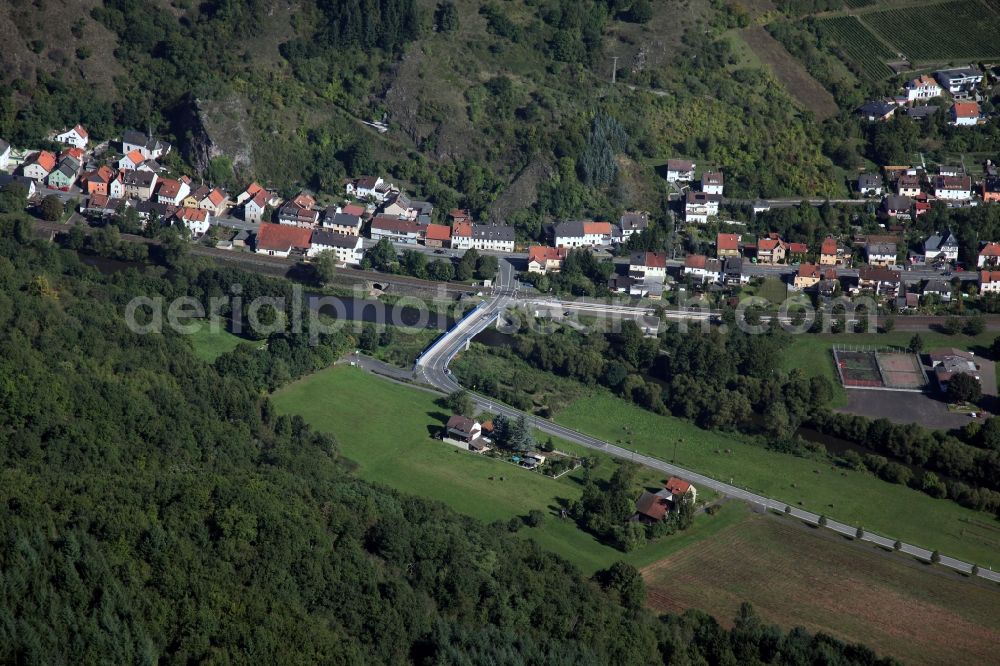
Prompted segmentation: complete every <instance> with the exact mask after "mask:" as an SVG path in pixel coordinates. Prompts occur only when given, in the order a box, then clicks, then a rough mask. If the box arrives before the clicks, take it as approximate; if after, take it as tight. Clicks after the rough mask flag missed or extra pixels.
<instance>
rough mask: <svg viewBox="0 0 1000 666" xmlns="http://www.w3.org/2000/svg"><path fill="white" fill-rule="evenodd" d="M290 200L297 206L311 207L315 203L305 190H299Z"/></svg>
mask: <svg viewBox="0 0 1000 666" xmlns="http://www.w3.org/2000/svg"><path fill="white" fill-rule="evenodd" d="M292 201H294V202H295V204H296V205H297V206H299V208H312V207H313V206H315V205H316V200H315V199H314V198H313V197H312V196H311V195H309V194H306V193H305V192H300V193H299V194H298V195H297V196H296V197H295V198H294V199H292Z"/></svg>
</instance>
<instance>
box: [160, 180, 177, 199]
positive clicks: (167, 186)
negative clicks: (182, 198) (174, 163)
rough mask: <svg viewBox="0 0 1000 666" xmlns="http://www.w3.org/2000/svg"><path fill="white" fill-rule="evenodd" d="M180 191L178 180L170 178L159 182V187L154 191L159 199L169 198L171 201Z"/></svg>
mask: <svg viewBox="0 0 1000 666" xmlns="http://www.w3.org/2000/svg"><path fill="white" fill-rule="evenodd" d="M180 191H181V183H180V181H179V180H174V179H172V178H164V179H163V180H161V181H160V187H159V188H158V189H157V190H156V194H157V195H158V196H161V197H170V198H171V199H173V198H174V197H176V196H177V195H178V194H179V193H180Z"/></svg>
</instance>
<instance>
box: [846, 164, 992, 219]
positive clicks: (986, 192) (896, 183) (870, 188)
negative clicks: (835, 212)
mask: <svg viewBox="0 0 1000 666" xmlns="http://www.w3.org/2000/svg"><path fill="white" fill-rule="evenodd" d="M881 171H882V173H868V172H866V173H861V174H859V175H858V178H857V181H856V187H857V191H858V193H859V194H861V195H862V196H864V197H869V198H881V205H880V207H879V209H878V213H879V216H880V217H881V218H883V219H885V220H887V221H890V222H907V221H910V220H913V219H916V218H918V217H920V216H921V215H923V214H925V213H926V212H927V211H929V210H930V209H931V206H932V205H933V204H934V202H936V201H940V202H942V203H944V204H945V205H947V206H949V207H964V206H976V205H978V204H979V203H980V202H982V203H996V202H1000V172H998V171H997V167H996V165H994V164H993V162H992V161H991V160H988V161H986V162H985V163H984V164H983V177H982V178H981V179H980V180H979V181H978V182H977V181H975V180H973V178H972V176H970V175H968V174H967V173H965V170H964V169H962V168H959V167H953V166H939V167H937V168H936V169H935V170H934V171H935V173H931V172H929V171H928V170H927V169H925V168H923V167H913V166H886V167H883V168H882V170H881Z"/></svg>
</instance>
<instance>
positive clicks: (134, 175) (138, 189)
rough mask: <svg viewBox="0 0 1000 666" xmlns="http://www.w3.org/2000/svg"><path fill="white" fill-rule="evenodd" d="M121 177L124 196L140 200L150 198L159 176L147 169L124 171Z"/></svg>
mask: <svg viewBox="0 0 1000 666" xmlns="http://www.w3.org/2000/svg"><path fill="white" fill-rule="evenodd" d="M121 178H122V184H123V185H124V186H125V196H126V197H128V198H130V199H141V200H142V201H146V200H148V199H151V198H152V196H153V190H154V189H155V188H156V185H157V183H158V182H159V177H158V176H157V175H156V174H155V173H152V172H149V171H124V172H122V174H121ZM175 182H176V181H175Z"/></svg>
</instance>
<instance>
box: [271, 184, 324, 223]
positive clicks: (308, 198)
mask: <svg viewBox="0 0 1000 666" xmlns="http://www.w3.org/2000/svg"><path fill="white" fill-rule="evenodd" d="M315 205H316V199H314V198H313V197H312V195H310V194H307V193H305V192H300V193H299V194H298V195H296V197H295V198H294V199H289V200H288V201H286V202H285V203H284V204H282V206H281V208H279V209H278V224H288V225H292V226H296V227H303V228H312V227H313V226H314V225H315V224H316V222H317V221H318V220H319V211H317V210H314V209H313V206H315Z"/></svg>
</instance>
